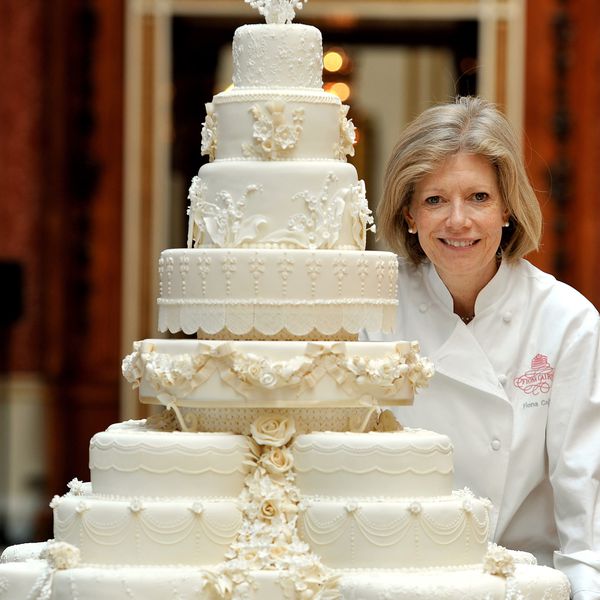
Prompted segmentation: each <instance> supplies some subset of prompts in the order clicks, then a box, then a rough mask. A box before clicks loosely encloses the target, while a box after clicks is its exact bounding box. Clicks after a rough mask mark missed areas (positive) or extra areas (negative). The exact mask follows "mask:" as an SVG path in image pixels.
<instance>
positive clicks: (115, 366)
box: [0, 0, 600, 546]
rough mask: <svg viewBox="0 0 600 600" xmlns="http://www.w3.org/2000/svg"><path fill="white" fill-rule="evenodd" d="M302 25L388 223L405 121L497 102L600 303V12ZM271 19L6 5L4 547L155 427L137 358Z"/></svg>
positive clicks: (538, 8)
mask: <svg viewBox="0 0 600 600" xmlns="http://www.w3.org/2000/svg"><path fill="white" fill-rule="evenodd" d="M296 20H297V21H301V22H305V23H309V24H314V25H316V26H318V27H319V28H320V29H321V30H322V33H323V40H324V50H325V59H326V60H325V65H326V70H325V72H324V81H325V86H326V88H327V89H329V90H330V91H333V92H334V93H337V94H338V95H340V96H341V97H342V98H343V100H344V102H345V103H346V104H350V106H351V109H350V113H349V117H351V118H352V119H353V121H354V123H355V125H356V126H357V128H358V136H359V141H358V144H357V148H356V156H355V157H354V158H353V162H354V164H355V165H356V167H357V169H358V171H359V176H360V177H361V178H364V179H365V181H366V185H367V194H368V197H369V201H370V203H371V207H372V208H373V209H374V210H375V209H376V205H377V200H378V198H379V195H380V191H381V181H382V176H383V175H382V174H383V169H384V168H385V163H386V160H387V156H388V155H389V153H390V151H391V148H392V147H393V145H394V141H395V139H396V138H397V136H398V134H399V132H400V130H401V129H402V127H403V126H404V125H405V123H406V122H407V121H408V120H410V119H411V118H412V117H414V116H416V114H418V113H419V112H421V111H422V110H423V109H424V108H426V107H427V106H430V105H431V104H432V103H435V102H439V101H446V100H449V99H451V98H453V97H454V96H455V95H456V94H480V95H482V96H484V97H486V98H487V99H489V100H492V101H494V102H496V103H497V104H498V105H499V106H500V107H501V108H502V110H504V111H505V113H506V115H507V117H508V118H509V120H510V121H511V122H512V123H513V125H514V126H515V128H516V129H517V131H518V132H519V133H520V135H521V139H522V144H523V153H524V156H525V161H526V164H527V167H528V169H529V173H530V176H531V178H532V180H533V182H534V187H535V189H536V191H537V193H538V198H539V201H540V203H541V205H542V209H543V212H544V219H545V230H544V238H543V245H542V248H541V251H540V252H539V253H537V254H535V255H533V256H531V257H530V258H531V260H532V261H533V262H534V263H535V264H537V265H538V266H540V267H541V268H543V269H544V270H546V271H549V272H551V273H553V274H554V275H556V276H557V277H558V278H560V279H562V280H564V281H566V282H567V283H569V284H571V285H572V286H574V287H575V288H577V289H578V290H579V291H581V292H582V293H583V294H584V295H586V296H587V297H588V298H589V299H590V300H591V301H592V302H593V303H594V304H595V305H596V306H600V277H599V276H598V274H597V272H598V265H599V264H600V241H599V239H598V235H597V231H598V230H599V225H600V216H599V209H600V199H599V198H600V196H599V191H600V169H599V165H600V4H599V3H598V2H597V0H570V1H569V0H527V1H525V0H462V1H453V0H438V1H433V0H382V1H376V0H367V1H354V0H310V2H309V3H308V4H306V5H305V8H304V9H303V11H302V12H301V13H299V14H298V16H297V18H296ZM258 21H259V16H258V14H257V12H256V11H254V10H252V9H251V8H250V7H249V6H247V5H246V4H245V3H244V2H243V1H242V0H51V1H49V0H0V73H1V76H2V86H1V88H0V290H1V293H0V546H2V545H6V544H12V543H17V542H21V541H35V540H43V539H47V538H48V537H51V536H52V530H51V524H52V522H51V511H50V509H49V508H48V501H49V499H50V498H51V497H52V495H53V494H57V493H59V494H62V493H64V492H65V491H66V483H67V482H68V481H70V480H71V479H72V478H73V477H78V478H79V479H82V480H87V479H88V477H89V473H88V464H87V463H88V443H89V438H90V437H91V436H92V435H93V433H95V432H96V431H98V430H101V429H104V428H106V427H107V426H108V425H109V424H110V423H112V422H115V421H118V420H122V419H128V418H139V417H142V416H144V414H145V412H144V410H145V409H144V407H142V406H141V405H139V404H138V402H137V400H136V398H135V395H134V394H133V393H132V392H131V391H130V390H129V389H128V386H127V385H126V384H125V383H124V381H122V378H121V375H120V362H121V359H122V357H123V356H124V355H125V354H127V353H128V352H130V351H131V344H132V342H133V341H134V340H137V339H143V338H145V337H155V336H157V331H156V313H155V298H156V295H157V281H156V277H157V273H156V265H157V258H158V254H159V252H160V250H162V249H163V248H167V247H178V246H184V245H185V237H186V217H185V210H186V204H187V200H186V197H187V188H188V185H189V181H190V179H191V178H192V176H193V175H194V174H195V173H196V172H197V170H198V168H199V167H200V165H201V164H202V163H203V162H204V160H205V157H202V156H201V154H200V132H201V128H202V122H203V121H204V117H205V109H204V103H205V102H209V101H210V100H211V98H212V96H213V95H214V94H215V93H217V92H219V91H222V90H224V89H226V88H227V87H228V86H229V85H230V82H231V56H230V52H231V39H232V35H233V31H234V29H235V28H236V27H237V26H239V25H241V24H243V23H247V22H258ZM370 244H371V247H375V246H376V242H375V241H374V240H370ZM549 326H551V324H549Z"/></svg>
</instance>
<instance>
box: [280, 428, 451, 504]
mask: <svg viewBox="0 0 600 600" xmlns="http://www.w3.org/2000/svg"><path fill="white" fill-rule="evenodd" d="M291 450H292V454H293V456H294V472H295V473H296V484H297V486H298V488H299V489H300V492H301V493H302V494H304V495H308V496H315V495H316V496H328V497H347V496H349V497H353V498H364V497H370V498H372V497H380V498H406V497H411V496H445V495H448V494H450V493H451V492H452V474H453V463H452V444H451V443H450V440H449V438H448V437H447V436H445V435H441V434H438V433H433V432H431V431H425V430H422V429H404V430H403V431H394V432H389V433H383V432H370V433H350V432H339V433H335V432H318V433H309V434H306V435H299V436H297V437H296V438H295V440H294V443H293V445H292V447H291Z"/></svg>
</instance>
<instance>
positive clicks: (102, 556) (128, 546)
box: [52, 494, 242, 565]
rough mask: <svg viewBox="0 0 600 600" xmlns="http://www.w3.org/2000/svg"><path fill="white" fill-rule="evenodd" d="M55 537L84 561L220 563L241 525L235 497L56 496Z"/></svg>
mask: <svg viewBox="0 0 600 600" xmlns="http://www.w3.org/2000/svg"><path fill="white" fill-rule="evenodd" d="M52 506H53V508H54V538H55V539H56V541H58V542H67V543H69V544H72V545H74V546H77V547H78V548H79V550H80V552H81V561H82V562H83V563H88V564H89V563H91V564H103V565H216V564H217V563H220V562H222V561H223V560H224V559H225V553H226V552H227V550H228V549H229V547H230V545H231V543H232V542H233V541H234V539H235V538H236V535H237V534H238V532H239V529H240V527H241V526H242V513H241V511H240V509H239V507H238V501H237V498H228V499H227V498H222V499H218V500H217V499H210V500H206V499H204V498H202V499H201V500H198V499H197V498H189V499H173V498H171V499H169V500H157V499H141V498H139V497H135V498H126V497H123V498H99V497H96V496H94V495H73V494H67V495H65V496H62V497H60V498H58V497H56V498H55V499H54V500H53V502H52Z"/></svg>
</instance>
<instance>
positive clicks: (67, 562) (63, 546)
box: [40, 540, 81, 570]
mask: <svg viewBox="0 0 600 600" xmlns="http://www.w3.org/2000/svg"><path fill="white" fill-rule="evenodd" d="M80 556H81V553H80V552H79V548H77V547H76V546H73V545H71V544H67V542H56V541H55V540H49V541H48V542H47V543H46V547H45V548H44V550H42V552H41V554H40V558H44V559H46V560H47V561H48V564H49V565H50V566H51V567H52V568H53V569H59V570H63V569H73V568H74V567H76V566H77V565H78V564H79V560H80Z"/></svg>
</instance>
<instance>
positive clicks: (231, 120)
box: [203, 89, 354, 160]
mask: <svg viewBox="0 0 600 600" xmlns="http://www.w3.org/2000/svg"><path fill="white" fill-rule="evenodd" d="M347 111H348V107H347V106H345V107H342V104H341V102H340V99H339V98H338V97H337V96H334V95H333V94H328V93H326V92H323V91H322V90H314V91H313V90H306V91H300V92H298V91H294V92H292V91H288V90H279V91H278V90H263V89H254V90H244V89H242V90H237V89H232V90H229V91H227V92H223V93H221V94H218V95H216V96H215V97H214V98H213V102H212V105H211V104H209V105H207V112H208V117H209V119H208V120H207V122H208V123H210V122H211V121H212V126H211V127H210V128H209V129H208V130H205V133H204V137H203V139H206V136H207V131H210V139H211V141H212V142H213V143H214V152H213V157H214V158H216V159H217V160H323V159H332V160H333V159H336V160H346V155H347V154H349V153H350V152H351V151H352V146H353V142H354V127H353V125H352V124H351V123H350V122H349V121H348V120H347V119H346V114H347ZM205 127H208V125H207V124H206V123H205Z"/></svg>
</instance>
